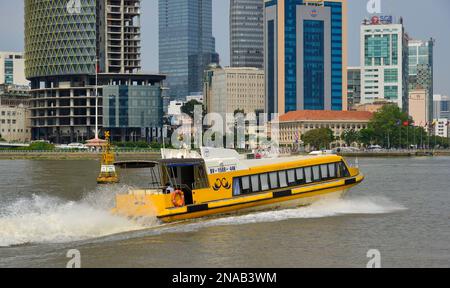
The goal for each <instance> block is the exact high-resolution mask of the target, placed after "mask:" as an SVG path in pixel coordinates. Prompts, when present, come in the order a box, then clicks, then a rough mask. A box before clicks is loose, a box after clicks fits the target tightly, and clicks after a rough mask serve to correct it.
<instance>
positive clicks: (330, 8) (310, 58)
mask: <svg viewBox="0 0 450 288" xmlns="http://www.w3.org/2000/svg"><path fill="white" fill-rule="evenodd" d="M264 10H265V12H264V13H265V19H264V21H265V25H264V33H265V47H264V48H265V71H266V110H267V112H268V113H279V114H284V113H287V112H289V111H296V110H345V109H346V107H347V103H346V102H347V96H346V94H347V91H346V86H347V83H346V82H347V80H346V79H347V73H346V66H347V39H346V38H347V34H346V26H347V15H346V11H347V4H346V1H343V0H327V1H320V0H314V1H313V0H266V1H265V8H264Z"/></svg>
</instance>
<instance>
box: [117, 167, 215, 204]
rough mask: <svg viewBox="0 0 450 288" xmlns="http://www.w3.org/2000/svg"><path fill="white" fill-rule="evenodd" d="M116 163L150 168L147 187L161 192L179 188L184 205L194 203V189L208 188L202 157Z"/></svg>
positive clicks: (167, 192)
mask: <svg viewBox="0 0 450 288" xmlns="http://www.w3.org/2000/svg"><path fill="white" fill-rule="evenodd" d="M116 165H117V166H119V167H121V168H150V174H149V187H148V188H150V189H153V190H156V191H158V193H162V194H170V193H171V192H173V191H174V190H181V191H182V192H183V193H184V198H185V204H186V205H192V204H194V194H193V191H194V190H199V189H207V188H210V185H209V180H208V175H207V173H206V165H205V161H204V160H203V159H163V160H159V161H135V162H121V163H120V162H118V163H116Z"/></svg>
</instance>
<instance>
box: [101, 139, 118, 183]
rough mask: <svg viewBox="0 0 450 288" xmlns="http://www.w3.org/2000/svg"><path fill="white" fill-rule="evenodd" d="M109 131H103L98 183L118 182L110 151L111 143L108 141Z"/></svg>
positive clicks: (113, 157)
mask: <svg viewBox="0 0 450 288" xmlns="http://www.w3.org/2000/svg"><path fill="white" fill-rule="evenodd" d="M110 137H111V135H110V133H109V131H106V132H105V140H106V145H105V146H103V153H102V166H101V171H100V175H99V176H98V178H97V183H98V184H117V183H119V176H118V175H117V172H116V167H115V166H114V162H115V156H114V153H113V152H112V151H111V143H110Z"/></svg>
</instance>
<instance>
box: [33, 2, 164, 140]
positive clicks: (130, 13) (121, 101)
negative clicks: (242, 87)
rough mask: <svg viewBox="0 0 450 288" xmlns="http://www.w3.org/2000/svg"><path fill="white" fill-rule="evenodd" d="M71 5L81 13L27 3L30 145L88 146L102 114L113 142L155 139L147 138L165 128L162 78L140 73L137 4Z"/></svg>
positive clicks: (102, 125)
mask: <svg viewBox="0 0 450 288" xmlns="http://www.w3.org/2000/svg"><path fill="white" fill-rule="evenodd" d="M72 2H74V3H75V4H73V5H78V4H77V3H79V6H70V5H69V3H71V2H70V1H69V2H68V1H67V0H25V74H26V77H27V79H29V80H30V81H31V95H32V100H31V111H32V113H31V127H32V139H34V140H49V141H52V142H55V143H68V142H75V141H77V142H79V141H84V140H87V139H90V138H92V137H94V131H95V116H96V115H98V116H99V125H100V129H101V130H102V129H103V130H105V129H107V130H111V131H112V137H113V138H114V139H116V140H121V141H134V140H136V141H138V140H154V139H153V137H154V135H155V133H153V132H149V131H155V129H156V130H158V128H159V127H160V126H162V120H161V119H162V109H163V107H162V100H161V90H162V81H163V80H164V79H165V76H162V75H149V74H143V73H137V72H139V71H140V69H141V62H140V49H141V48H140V45H141V41H140V0H80V1H72ZM96 63H98V65H97V64H96ZM96 75H97V76H98V77H96ZM97 80H98V81H97ZM96 84H98V86H96ZM97 93H98V94H97ZM96 98H97V99H98V102H97V103H98V104H99V105H98V107H99V109H98V113H96V109H95V107H96V105H95V104H96ZM104 104H105V105H104ZM106 104H107V105H106ZM112 106H114V107H112ZM132 107H135V108H136V109H134V108H132ZM137 107H139V109H137ZM106 109H108V111H105V110H106ZM113 109H114V111H113ZM138 110H139V111H138ZM103 115H108V117H109V118H108V119H104V116H103ZM153 116H154V117H153ZM150 138H152V139H150Z"/></svg>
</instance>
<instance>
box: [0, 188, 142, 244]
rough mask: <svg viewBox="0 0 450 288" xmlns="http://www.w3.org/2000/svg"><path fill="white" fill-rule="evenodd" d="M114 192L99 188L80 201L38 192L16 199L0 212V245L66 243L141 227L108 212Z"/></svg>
mask: <svg viewBox="0 0 450 288" xmlns="http://www.w3.org/2000/svg"><path fill="white" fill-rule="evenodd" d="M123 189H126V187H124V188H123ZM117 192H118V191H106V190H101V189H100V190H99V191H95V193H94V192H92V193H90V194H88V195H87V196H86V197H85V198H84V199H83V200H81V201H80V202H67V201H63V200H61V199H57V198H52V197H48V196H37V195H33V197H32V198H22V199H19V200H17V201H16V202H14V203H12V204H11V205H9V206H7V207H3V208H2V210H1V212H0V247H8V246H13V245H23V244H32V243H65V242H72V241H80V240H86V239H91V238H97V237H102V236H106V235H111V234H116V233H122V232H127V231H134V230H139V229H144V228H145V227H144V226H142V225H140V224H139V223H136V222H133V221H129V220H128V219H126V218H122V217H118V216H114V215H112V214H111V213H110V212H109V209H110V208H111V207H112V204H111V203H113V199H114V195H115V194H116V193H117Z"/></svg>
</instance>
